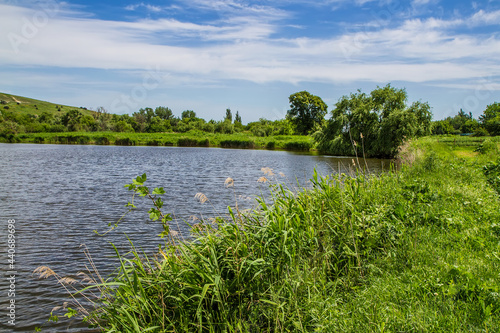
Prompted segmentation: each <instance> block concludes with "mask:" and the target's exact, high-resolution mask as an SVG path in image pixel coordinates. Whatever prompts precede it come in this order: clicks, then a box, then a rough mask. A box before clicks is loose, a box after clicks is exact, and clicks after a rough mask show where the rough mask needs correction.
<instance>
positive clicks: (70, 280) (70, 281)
mask: <svg viewBox="0 0 500 333" xmlns="http://www.w3.org/2000/svg"><path fill="white" fill-rule="evenodd" d="M59 282H61V283H62V284H68V285H72V284H74V283H76V282H77V281H76V280H75V279H73V278H70V277H63V278H62V279H60V280H59Z"/></svg>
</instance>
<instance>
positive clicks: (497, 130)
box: [0, 84, 500, 157]
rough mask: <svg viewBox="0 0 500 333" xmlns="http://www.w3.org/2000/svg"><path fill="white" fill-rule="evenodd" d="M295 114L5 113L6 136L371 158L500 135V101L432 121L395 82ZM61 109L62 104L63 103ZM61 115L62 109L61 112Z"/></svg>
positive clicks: (294, 108) (297, 99)
mask: <svg viewBox="0 0 500 333" xmlns="http://www.w3.org/2000/svg"><path fill="white" fill-rule="evenodd" d="M289 103H290V109H289V110H288V112H287V115H286V117H285V118H284V119H280V120H274V121H272V120H267V119H264V118H261V119H259V120H258V121H255V122H250V123H248V124H246V125H243V123H242V118H241V116H240V114H239V112H238V111H236V113H235V114H234V117H233V112H232V110H231V109H230V108H228V109H226V111H225V113H224V114H223V119H222V120H218V121H217V120H213V119H212V120H209V121H206V120H204V119H202V118H199V117H198V116H197V115H196V112H195V111H193V110H185V111H183V112H182V113H181V115H180V116H175V115H174V114H173V112H172V110H171V109H170V108H168V107H165V106H158V107H156V108H155V109H153V108H149V107H147V108H141V109H140V110H138V111H137V112H134V113H133V114H131V115H129V114H124V115H117V114H110V113H109V112H107V111H106V110H105V109H104V108H102V107H99V108H98V109H97V110H95V111H94V112H92V113H90V114H91V115H89V114H84V113H82V110H81V109H80V110H79V109H71V110H68V111H67V112H65V113H64V114H61V115H60V114H57V113H50V112H47V111H43V112H41V114H20V113H16V112H14V111H9V109H8V107H7V106H5V107H4V108H3V110H1V114H0V137H2V136H3V137H7V136H8V135H16V134H19V133H39V132H65V131H90V132H97V131H114V132H130V133H132V132H135V133H164V132H177V133H185V132H188V131H192V130H196V131H201V132H207V133H222V134H233V133H239V132H245V133H248V134H251V135H255V136H260V137H264V136H274V135H294V134H296V135H312V136H313V137H314V139H315V142H316V144H317V148H318V150H319V151H321V152H323V153H328V154H334V155H356V154H359V155H361V154H363V155H365V156H373V157H392V156H394V155H395V154H396V153H397V149H398V147H400V146H401V144H402V143H403V142H404V141H405V140H407V139H409V138H413V137H418V136H425V135H430V134H469V135H478V136H481V135H500V103H493V104H491V105H488V107H487V108H486V110H485V111H484V112H483V114H482V115H481V116H480V117H479V119H477V120H476V119H474V118H473V117H472V114H471V113H466V112H464V111H463V110H460V111H459V113H458V114H457V115H456V116H454V117H448V118H446V119H444V120H439V121H432V112H431V107H430V106H429V104H428V103H427V102H421V101H418V102H414V103H412V104H409V103H408V95H407V92H406V90H405V89H404V88H401V89H400V88H395V87H392V86H391V85H390V84H388V85H386V86H385V87H377V88H376V89H375V90H373V91H371V92H370V93H369V94H367V93H364V92H362V91H361V90H358V91H357V92H355V93H351V94H350V95H346V96H343V97H341V98H340V99H339V101H338V102H337V103H336V104H335V105H334V108H333V110H332V111H331V112H330V117H329V118H327V117H326V116H327V114H328V106H327V104H326V103H325V102H324V101H323V100H322V99H321V98H320V97H319V96H315V95H313V94H311V93H309V92H307V91H301V92H297V93H294V94H292V95H290V96H289ZM56 107H57V106H56ZM58 110H59V111H61V110H60V109H58Z"/></svg>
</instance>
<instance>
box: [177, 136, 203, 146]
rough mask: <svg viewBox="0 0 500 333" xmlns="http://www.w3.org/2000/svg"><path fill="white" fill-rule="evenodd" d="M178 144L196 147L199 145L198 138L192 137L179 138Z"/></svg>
mask: <svg viewBox="0 0 500 333" xmlns="http://www.w3.org/2000/svg"><path fill="white" fill-rule="evenodd" d="M177 145H178V146H179V147H196V146H197V145H198V140H196V139H192V138H180V139H179V140H177Z"/></svg>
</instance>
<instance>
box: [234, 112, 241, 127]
mask: <svg viewBox="0 0 500 333" xmlns="http://www.w3.org/2000/svg"><path fill="white" fill-rule="evenodd" d="M234 122H235V123H240V124H241V116H240V113H239V112H238V111H236V115H235V116H234Z"/></svg>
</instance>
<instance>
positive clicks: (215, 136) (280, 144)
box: [0, 130, 313, 151]
mask: <svg viewBox="0 0 500 333" xmlns="http://www.w3.org/2000/svg"><path fill="white" fill-rule="evenodd" d="M3 139H4V142H12V143H14V142H22V143H52V144H96V145H102V144H107V145H109V144H111V145H113V144H114V145H127V146H128V145H139V146H140V145H142V146H180V147H222V148H243V149H283V150H301V151H303V150H305V151H309V150H310V149H311V148H313V138H312V137H310V136H301V135H279V136H269V137H257V136H254V135H253V134H251V133H249V132H244V133H235V134H219V133H207V132H200V131H195V130H193V131H189V132H186V133H118V132H64V133H23V134H20V135H12V136H11V137H9V138H3ZM1 140H2V138H0V141H1Z"/></svg>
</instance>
